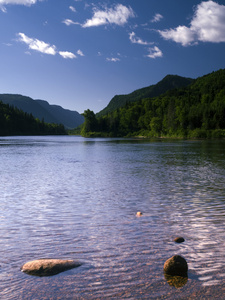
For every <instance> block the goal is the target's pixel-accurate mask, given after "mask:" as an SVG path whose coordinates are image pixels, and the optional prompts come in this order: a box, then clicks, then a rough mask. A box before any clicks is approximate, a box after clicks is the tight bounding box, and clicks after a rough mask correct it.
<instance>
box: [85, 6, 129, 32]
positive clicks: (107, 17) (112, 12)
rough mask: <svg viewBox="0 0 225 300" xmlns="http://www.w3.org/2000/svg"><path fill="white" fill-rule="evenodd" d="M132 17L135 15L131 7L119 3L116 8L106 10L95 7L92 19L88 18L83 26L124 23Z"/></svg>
mask: <svg viewBox="0 0 225 300" xmlns="http://www.w3.org/2000/svg"><path fill="white" fill-rule="evenodd" d="M130 17H134V12H133V10H132V8H131V7H126V6H124V5H122V4H117V5H116V6H115V7H114V8H110V9H106V10H97V9H95V11H94V15H93V17H92V19H89V20H87V21H86V22H85V23H84V24H83V25H82V27H84V28H85V27H93V26H101V25H106V24H116V25H120V26H121V25H124V24H126V23H127V21H128V19H129V18H130Z"/></svg>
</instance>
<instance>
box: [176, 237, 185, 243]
mask: <svg viewBox="0 0 225 300" xmlns="http://www.w3.org/2000/svg"><path fill="white" fill-rule="evenodd" d="M184 241H185V239H184V238H183V237H181V236H178V237H176V238H175V239H174V242H175V243H179V244H180V243H183V242H184Z"/></svg>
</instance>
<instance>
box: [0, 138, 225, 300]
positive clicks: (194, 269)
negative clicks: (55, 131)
mask: <svg viewBox="0 0 225 300" xmlns="http://www.w3.org/2000/svg"><path fill="white" fill-rule="evenodd" d="M0 173H1V181H0V195H1V197H0V298H1V299H3V300H10V299H16V300H18V299H22V300H24V299H32V300H33V299H46V300H47V299H48V300H49V299H53V300H55V299H126V298H127V299H200V298H201V297H202V298H201V299H215V298H216V299H224V298H225V142H224V141H222V142H221V141H220V142H215V141H174V142H173V141H171V142H168V141H140V140H123V139H83V138H80V137H73V136H68V137H9V138H7V137H6V138H0ZM137 211H142V212H143V216H142V217H140V218H137V217H136V212H137ZM180 235H181V236H183V237H184V238H185V243H182V244H175V243H174V242H173V239H174V238H175V237H176V236H180ZM174 254H180V255H182V256H183V257H185V258H186V260H187V262H188V266H189V273H188V281H187V283H186V284H185V285H184V286H183V287H182V288H179V289H177V288H175V287H174V286H171V285H169V284H168V282H167V280H166V279H165V277H164V273H163V264H164V262H165V261H166V260H167V259H168V258H169V257H171V256H172V255H174ZM38 258H70V259H75V260H79V261H81V262H83V265H82V266H81V267H79V268H76V269H73V270H69V271H67V272H64V273H60V274H58V275H56V276H52V277H33V276H29V275H26V274H24V273H22V272H21V271H20V267H21V266H22V265H23V264H24V263H25V262H27V261H29V260H33V259H38Z"/></svg>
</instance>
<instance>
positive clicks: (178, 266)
mask: <svg viewBox="0 0 225 300" xmlns="http://www.w3.org/2000/svg"><path fill="white" fill-rule="evenodd" d="M164 272H165V273H166V274H168V275H172V276H184V277H186V276H187V272H188V265H187V262H186V260H185V258H183V257H182V256H180V255H174V256H172V257H171V258H169V259H167V261H166V262H165V263H164Z"/></svg>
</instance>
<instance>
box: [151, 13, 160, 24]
mask: <svg viewBox="0 0 225 300" xmlns="http://www.w3.org/2000/svg"><path fill="white" fill-rule="evenodd" d="M162 19H163V16H162V15H160V14H155V15H154V17H153V18H152V20H151V23H156V22H159V21H160V20H162Z"/></svg>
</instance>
